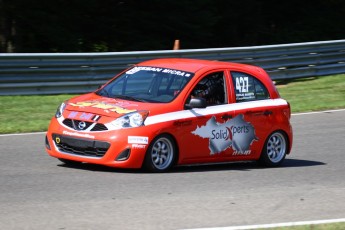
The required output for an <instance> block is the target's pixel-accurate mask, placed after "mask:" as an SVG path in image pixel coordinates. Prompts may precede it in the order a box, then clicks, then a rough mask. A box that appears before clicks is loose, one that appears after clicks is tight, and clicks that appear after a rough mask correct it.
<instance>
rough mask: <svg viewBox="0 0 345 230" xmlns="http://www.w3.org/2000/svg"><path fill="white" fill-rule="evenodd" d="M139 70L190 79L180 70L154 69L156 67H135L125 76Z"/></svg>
mask: <svg viewBox="0 0 345 230" xmlns="http://www.w3.org/2000/svg"><path fill="white" fill-rule="evenodd" d="M141 70H144V71H151V72H158V73H167V74H173V75H178V76H182V77H190V75H191V74H190V73H186V72H183V71H180V70H174V69H164V68H156V67H146V66H136V67H134V68H132V69H130V70H128V71H127V72H126V74H135V73H137V72H139V71H141Z"/></svg>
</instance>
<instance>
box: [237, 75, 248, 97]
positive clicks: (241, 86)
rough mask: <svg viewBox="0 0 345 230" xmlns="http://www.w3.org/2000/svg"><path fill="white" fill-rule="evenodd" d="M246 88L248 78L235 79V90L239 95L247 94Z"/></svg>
mask: <svg viewBox="0 0 345 230" xmlns="http://www.w3.org/2000/svg"><path fill="white" fill-rule="evenodd" d="M248 87H249V86H248V77H236V90H238V91H239V92H240V93H247V92H248V91H249V89H248Z"/></svg>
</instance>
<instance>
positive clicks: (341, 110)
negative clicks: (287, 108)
mask: <svg viewBox="0 0 345 230" xmlns="http://www.w3.org/2000/svg"><path fill="white" fill-rule="evenodd" d="M343 111H345V109H334V110H325V111H316V112H307V113H294V114H292V116H299V115H309V114H319V113H333V112H343Z"/></svg>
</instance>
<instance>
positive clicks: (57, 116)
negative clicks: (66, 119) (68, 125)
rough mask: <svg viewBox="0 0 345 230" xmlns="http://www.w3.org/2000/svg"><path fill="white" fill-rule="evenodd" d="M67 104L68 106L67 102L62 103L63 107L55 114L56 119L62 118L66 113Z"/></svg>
mask: <svg viewBox="0 0 345 230" xmlns="http://www.w3.org/2000/svg"><path fill="white" fill-rule="evenodd" d="M66 104H67V102H66V101H65V102H62V103H61V105H60V106H59V107H58V108H57V110H56V113H55V117H56V118H59V117H61V116H62V113H63V111H64V110H65V108H66Z"/></svg>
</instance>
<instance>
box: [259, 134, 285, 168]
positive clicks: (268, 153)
mask: <svg viewBox="0 0 345 230" xmlns="http://www.w3.org/2000/svg"><path fill="white" fill-rule="evenodd" d="M287 143H288V142H287V138H286V135H285V134H284V133H282V132H281V131H276V132H273V133H272V134H271V135H270V136H269V137H268V138H267V140H266V142H265V146H264V148H263V150H262V153H261V156H260V160H259V162H260V163H261V164H262V165H264V166H268V167H274V166H279V165H280V164H281V163H282V162H283V161H284V159H285V156H286V153H287V150H288V147H287V146H288V144H287Z"/></svg>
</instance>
